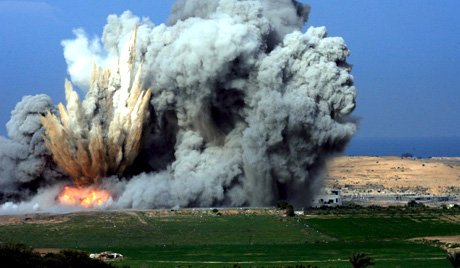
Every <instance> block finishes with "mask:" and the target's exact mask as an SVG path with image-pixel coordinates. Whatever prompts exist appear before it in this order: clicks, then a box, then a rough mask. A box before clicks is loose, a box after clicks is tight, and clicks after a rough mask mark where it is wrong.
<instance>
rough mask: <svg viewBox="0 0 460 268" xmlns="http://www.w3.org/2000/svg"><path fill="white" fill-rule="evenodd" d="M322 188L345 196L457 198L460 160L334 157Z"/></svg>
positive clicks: (459, 191) (459, 184)
mask: <svg viewBox="0 0 460 268" xmlns="http://www.w3.org/2000/svg"><path fill="white" fill-rule="evenodd" d="M325 186H326V187H327V188H338V189H341V190H342V193H343V194H344V195H350V194H377V195H378V194H392V193H396V194H412V193H413V194H417V195H435V196H445V195H459V194H460V158H430V159H412V158H401V157H368V156H355V157H349V156H342V157H337V158H335V159H333V160H332V161H331V162H330V163H329V166H328V173H327V179H326V185H325Z"/></svg>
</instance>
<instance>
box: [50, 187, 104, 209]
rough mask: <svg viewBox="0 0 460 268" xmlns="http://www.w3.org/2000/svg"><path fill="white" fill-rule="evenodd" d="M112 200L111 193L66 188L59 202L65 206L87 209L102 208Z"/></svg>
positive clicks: (92, 189)
mask: <svg viewBox="0 0 460 268" xmlns="http://www.w3.org/2000/svg"><path fill="white" fill-rule="evenodd" d="M109 199H110V193H109V192H108V191H105V190H100V189H94V188H77V187H70V186H65V187H64V191H62V193H60V194H59V196H58V197H57V200H58V201H59V202H60V203H62V204H65V205H71V206H82V207H85V208H91V207H100V206H103V205H105V204H107V202H108V201H109Z"/></svg>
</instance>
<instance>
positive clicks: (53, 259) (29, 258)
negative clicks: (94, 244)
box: [0, 244, 114, 268]
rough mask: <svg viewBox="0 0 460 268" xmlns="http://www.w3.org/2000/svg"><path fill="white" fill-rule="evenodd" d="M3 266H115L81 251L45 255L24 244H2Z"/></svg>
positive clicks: (43, 267)
mask: <svg viewBox="0 0 460 268" xmlns="http://www.w3.org/2000/svg"><path fill="white" fill-rule="evenodd" d="M0 263H1V265H2V267H31V268H33V267H40V268H60V267H68V268H79V267H88V268H110V267H114V266H112V265H110V264H108V263H105V262H103V261H100V260H94V259H91V258H89V256H88V255H87V254H86V253H84V252H81V251H75V250H63V251H61V252H59V253H58V254H54V253H48V254H46V255H45V256H44V257H42V256H40V254H39V253H37V252H35V251H33V249H32V248H31V247H29V246H26V245H23V244H5V245H1V246H0Z"/></svg>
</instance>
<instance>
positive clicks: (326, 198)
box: [311, 190, 342, 208]
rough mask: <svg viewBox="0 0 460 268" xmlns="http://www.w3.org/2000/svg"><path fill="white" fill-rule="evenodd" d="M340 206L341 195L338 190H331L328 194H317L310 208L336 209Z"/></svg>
mask: <svg viewBox="0 0 460 268" xmlns="http://www.w3.org/2000/svg"><path fill="white" fill-rule="evenodd" d="M341 205H342V193H341V191H340V190H331V191H330V193H329V194H318V195H317V196H315V198H314V199H313V202H312V204H311V206H312V207H315V208H319V207H323V206H327V207H337V206H341Z"/></svg>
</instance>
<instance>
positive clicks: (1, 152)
mask: <svg viewBox="0 0 460 268" xmlns="http://www.w3.org/2000/svg"><path fill="white" fill-rule="evenodd" d="M50 110H51V111H52V110H54V108H53V106H52V103H51V99H50V97H48V96H46V95H43V94H42V95H36V96H26V97H24V98H23V99H22V100H21V101H20V102H19V103H18V104H17V105H16V107H15V108H14V110H13V111H12V112H11V119H10V120H9V121H8V123H7V124H6V128H7V131H8V136H9V138H10V139H6V138H4V137H0V189H1V195H0V200H2V201H6V200H10V199H13V200H18V199H22V198H25V197H27V196H28V195H30V194H35V193H36V190H37V187H40V186H45V185H48V184H50V183H52V182H54V181H55V179H57V178H60V177H61V176H62V174H60V173H59V172H58V171H56V169H55V165H54V164H53V163H52V161H51V156H50V154H49V152H48V150H47V149H46V146H45V144H44V141H43V129H42V125H41V123H40V116H41V115H43V114H45V113H46V112H47V111H50Z"/></svg>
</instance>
